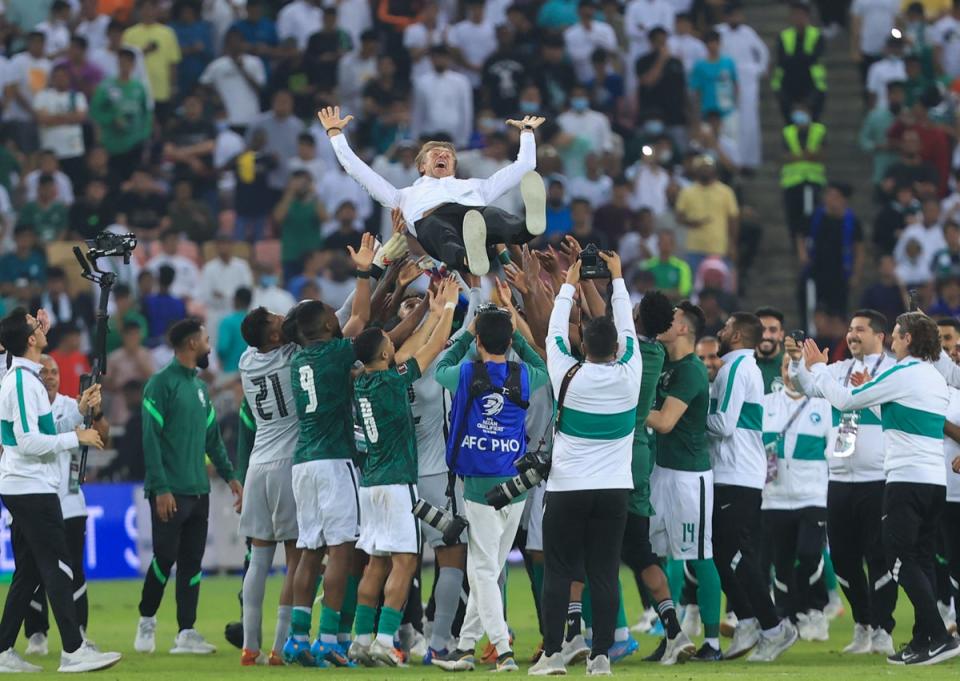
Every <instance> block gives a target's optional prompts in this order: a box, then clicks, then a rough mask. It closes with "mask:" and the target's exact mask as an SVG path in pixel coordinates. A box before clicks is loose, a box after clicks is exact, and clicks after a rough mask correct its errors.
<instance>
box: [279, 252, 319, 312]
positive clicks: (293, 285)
mask: <svg viewBox="0 0 960 681" xmlns="http://www.w3.org/2000/svg"><path fill="white" fill-rule="evenodd" d="M326 261H327V254H326V253H324V252H323V251H311V252H310V253H307V255H305V256H304V258H303V272H301V273H300V274H298V275H297V276H295V277H293V278H292V279H290V280H289V281H288V282H287V290H288V291H289V292H290V294H291V295H292V296H293V297H294V298H295V299H297V300H305V299H307V298H308V297H309V296H306V295H304V291H306V289H307V287H308V286H309V285H312V286H313V287H314V288H315V289H316V291H317V297H319V295H320V287H321V286H322V283H323V267H324V265H325V264H326Z"/></svg>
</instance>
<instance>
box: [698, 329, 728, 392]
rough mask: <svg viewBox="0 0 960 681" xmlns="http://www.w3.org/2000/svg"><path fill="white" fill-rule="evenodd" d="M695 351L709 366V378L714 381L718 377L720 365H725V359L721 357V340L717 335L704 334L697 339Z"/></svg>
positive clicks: (706, 365)
mask: <svg viewBox="0 0 960 681" xmlns="http://www.w3.org/2000/svg"><path fill="white" fill-rule="evenodd" d="M695 352H696V353H697V357H699V358H700V361H701V362H703V364H704V366H705V367H707V378H709V379H710V382H711V383H713V381H714V380H715V379H716V378H717V373H718V372H719V371H720V367H722V366H723V360H722V359H720V341H718V340H717V339H716V337H715V336H704V337H703V338H701V339H700V340H698V341H697V346H696V350H695Z"/></svg>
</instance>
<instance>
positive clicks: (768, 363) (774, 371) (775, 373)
mask: <svg viewBox="0 0 960 681" xmlns="http://www.w3.org/2000/svg"><path fill="white" fill-rule="evenodd" d="M754 359H756V360H757V368H758V369H760V373H761V374H762V375H763V394H764V395H769V394H770V393H772V392H773V384H774V382H775V381H780V382H781V383H782V382H783V377H782V376H781V375H780V367H781V366H783V350H781V351H780V352H778V353H777V354H776V355H774V356H773V357H770V358H769V359H768V358H766V357H761V356H760V353H757V354H756V355H754Z"/></svg>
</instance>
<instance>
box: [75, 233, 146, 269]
mask: <svg viewBox="0 0 960 681" xmlns="http://www.w3.org/2000/svg"><path fill="white" fill-rule="evenodd" d="M136 247H137V237H136V235H135V234H114V233H113V232H107V231H104V232H100V233H99V234H97V236H96V237H95V238H93V239H87V257H88V258H89V259H90V260H96V259H97V258H112V257H121V258H123V262H124V264H129V263H130V255H131V254H132V253H133V249H135V248H136Z"/></svg>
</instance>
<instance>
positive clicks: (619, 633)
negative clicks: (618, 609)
mask: <svg viewBox="0 0 960 681" xmlns="http://www.w3.org/2000/svg"><path fill="white" fill-rule="evenodd" d="M628 638H630V629H628V628H627V627H617V628H616V629H614V631H613V640H614V641H615V642H618V643H619V642H620V641H626V640H627V639H628Z"/></svg>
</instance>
